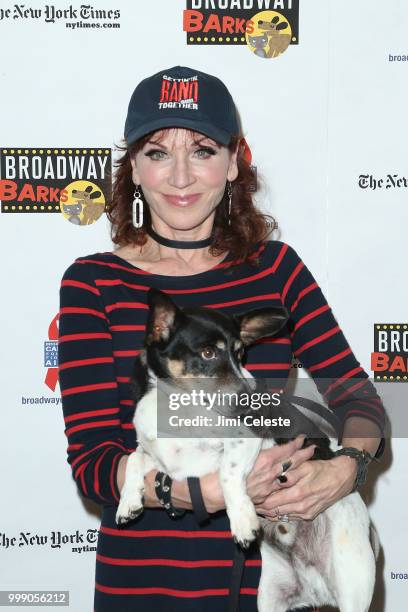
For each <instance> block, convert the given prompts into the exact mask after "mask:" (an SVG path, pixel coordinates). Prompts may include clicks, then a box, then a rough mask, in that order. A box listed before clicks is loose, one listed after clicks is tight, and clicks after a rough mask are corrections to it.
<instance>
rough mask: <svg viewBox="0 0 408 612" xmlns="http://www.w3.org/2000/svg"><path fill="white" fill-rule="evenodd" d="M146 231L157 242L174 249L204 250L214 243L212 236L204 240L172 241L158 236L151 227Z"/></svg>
mask: <svg viewBox="0 0 408 612" xmlns="http://www.w3.org/2000/svg"><path fill="white" fill-rule="evenodd" d="M146 231H147V233H148V234H149V236H150V237H151V238H153V239H154V240H155V241H156V242H158V243H159V244H162V245H163V246H166V247H170V248H173V249H203V248H204V247H207V246H210V244H211V243H212V241H213V236H212V234H211V236H209V237H208V238H204V240H170V238H165V237H164V236H160V234H156V232H155V231H154V229H153V228H151V227H150V228H149V229H147V230H146Z"/></svg>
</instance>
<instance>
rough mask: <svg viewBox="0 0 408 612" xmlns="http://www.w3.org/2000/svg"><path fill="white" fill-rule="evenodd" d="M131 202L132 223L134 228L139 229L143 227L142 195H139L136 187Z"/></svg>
mask: <svg viewBox="0 0 408 612" xmlns="http://www.w3.org/2000/svg"><path fill="white" fill-rule="evenodd" d="M133 198H134V199H133V202H132V223H133V225H134V227H136V228H139V227H142V225H143V200H142V194H141V193H140V191H139V189H138V186H137V187H136V189H135V191H134V194H133Z"/></svg>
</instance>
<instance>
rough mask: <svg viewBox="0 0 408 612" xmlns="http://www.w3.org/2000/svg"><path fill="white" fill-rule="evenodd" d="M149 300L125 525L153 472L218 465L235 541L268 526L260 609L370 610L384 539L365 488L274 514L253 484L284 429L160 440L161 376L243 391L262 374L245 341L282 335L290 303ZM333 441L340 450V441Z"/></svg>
mask: <svg viewBox="0 0 408 612" xmlns="http://www.w3.org/2000/svg"><path fill="white" fill-rule="evenodd" d="M148 302H149V306H150V311H149V316H148V321H147V327H146V341H145V351H143V352H142V353H141V354H140V355H139V357H138V358H137V361H136V363H135V371H134V375H133V377H132V390H133V391H132V392H133V396H134V399H135V401H136V403H137V409H136V412H135V420H134V422H135V427H136V432H137V438H138V447H137V450H136V451H135V452H134V453H132V454H131V455H129V459H128V463H127V467H126V475H125V482H124V486H123V489H122V493H121V499H120V504H119V507H118V510H117V514H116V522H117V523H118V524H121V523H125V522H128V521H129V520H131V519H133V518H135V517H136V516H138V515H139V514H140V513H141V512H142V511H143V493H144V476H145V474H146V473H147V472H148V471H150V470H151V469H157V470H160V471H163V472H165V473H167V474H169V475H170V476H171V477H172V478H174V479H176V480H182V479H184V478H187V477H188V476H196V477H201V476H204V475H205V474H208V473H210V472H215V471H217V470H219V473H220V482H221V485H222V489H223V493H224V498H225V504H226V511H227V514H228V517H229V520H230V525H231V532H232V534H233V536H234V537H235V539H236V541H237V542H238V543H239V544H240V545H241V546H242V547H246V546H248V545H249V543H250V542H252V541H253V540H254V539H255V538H256V537H257V535H258V534H259V532H260V529H261V528H262V531H263V537H262V541H261V554H262V575H261V580H260V585H259V593H258V609H259V611H260V612H266V611H268V612H285V611H286V610H288V609H290V608H299V607H300V608H301V607H303V606H308V605H315V606H323V605H331V606H335V607H339V609H340V611H341V612H367V611H368V609H369V606H370V602H371V598H372V594H373V589H374V582H375V560H376V556H377V554H378V540H377V538H376V534H375V530H374V529H373V527H372V525H370V519H369V515H368V512H367V508H366V506H365V504H364V503H363V501H362V499H361V497H360V495H359V494H358V493H352V494H350V495H347V496H346V497H344V498H343V499H341V500H339V501H338V502H337V503H336V504H334V505H333V506H331V507H330V508H328V509H327V510H325V511H324V512H322V513H321V514H319V515H318V516H317V517H316V518H315V519H314V520H313V521H291V522H289V523H288V522H284V523H282V522H274V521H268V520H266V519H263V518H261V517H259V516H258V515H257V514H256V511H255V508H254V505H253V503H252V501H251V499H250V497H249V496H248V495H247V493H246V490H245V481H246V477H247V475H248V474H249V472H250V471H251V469H252V467H253V465H254V463H255V460H256V458H257V456H258V453H259V451H260V450H261V448H269V447H271V446H273V445H274V444H275V443H276V442H277V441H278V442H282V441H283V440H277V439H278V438H279V437H280V436H279V432H277V431H275V430H273V429H272V430H270V429H269V430H268V431H267V428H264V429H263V430H262V431H261V435H262V437H258V436H254V437H248V438H245V439H237V438H216V437H214V438H205V439H203V438H200V439H197V438H183V439H182V438H170V437H168V438H164V437H158V433H157V380H158V379H160V380H162V379H163V380H177V381H180V380H181V381H183V380H185V381H187V380H188V379H191V378H200V377H201V378H204V377H205V378H207V379H211V378H213V379H216V380H217V384H218V385H220V386H221V387H222V386H223V385H224V386H225V388H228V389H231V388H233V387H234V385H235V386H236V387H237V388H238V389H239V390H242V386H243V384H245V383H248V384H249V385H250V388H253V383H254V379H253V378H252V376H251V374H250V373H249V372H248V371H247V370H245V369H244V368H243V366H242V357H243V354H244V350H245V347H246V346H248V345H250V344H252V343H253V342H255V341H256V340H258V339H259V338H262V337H266V336H272V335H274V334H276V333H278V332H279V330H280V329H281V328H282V327H283V326H284V325H285V323H286V321H287V313H286V311H285V309H283V308H272V307H271V308H263V309H258V310H253V311H250V312H247V313H245V314H242V315H235V316H228V315H226V314H224V313H222V312H220V311H216V310H213V309H206V308H199V307H197V308H183V309H182V308H179V307H177V305H176V304H175V303H174V302H173V301H172V300H171V299H170V297H169V296H168V295H166V294H165V293H163V292H161V291H159V290H156V289H151V290H150V291H149V294H148ZM289 408H290V406H289ZM285 409H286V410H287V409H288V406H287V405H284V406H283V407H282V406H280V407H279V414H281V411H282V410H285ZM270 410H271V408H269V411H270ZM274 410H275V416H276V408H275V409H274ZM269 414H270V412H269ZM299 414H300V413H299ZM302 427H303V423H302V419H301V418H298V415H297V418H296V425H295V426H294V429H293V431H292V432H291V434H292V435H293V437H295V436H296V435H297V434H298V433H302ZM296 428H297V430H296ZM308 431H309V432H310V423H309V429H308ZM271 436H274V439H272V437H271ZM313 438H314V436H313ZM285 441H288V438H286V440H285ZM311 443H317V444H318V447H317V448H316V450H315V454H314V457H313V458H315V459H316V458H319V459H329V458H330V457H332V456H333V452H332V450H331V449H330V446H329V440H328V438H325V437H324V435H323V434H322V433H321V432H317V434H316V439H310V438H309V439H308V438H307V439H306V440H305V444H311ZM331 446H332V447H334V448H335V449H336V448H338V446H337V443H335V442H334V441H333V440H332V441H331Z"/></svg>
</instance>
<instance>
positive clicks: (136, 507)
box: [115, 500, 144, 525]
mask: <svg viewBox="0 0 408 612" xmlns="http://www.w3.org/2000/svg"><path fill="white" fill-rule="evenodd" d="M143 510H144V508H143V504H142V503H138V502H136V503H129V502H127V501H126V500H121V501H120V504H119V506H118V509H117V512H116V517H115V520H116V524H117V525H125V524H126V523H128V522H129V521H132V520H133V519H135V518H137V517H138V516H140V515H141V514H142V512H143Z"/></svg>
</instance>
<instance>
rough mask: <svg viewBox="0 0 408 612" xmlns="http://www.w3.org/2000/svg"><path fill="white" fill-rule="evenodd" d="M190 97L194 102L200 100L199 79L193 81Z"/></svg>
mask: <svg viewBox="0 0 408 612" xmlns="http://www.w3.org/2000/svg"><path fill="white" fill-rule="evenodd" d="M190 98H193V100H194V102H197V100H198V81H193V82H192V83H191V93H190Z"/></svg>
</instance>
